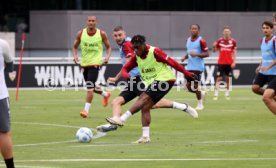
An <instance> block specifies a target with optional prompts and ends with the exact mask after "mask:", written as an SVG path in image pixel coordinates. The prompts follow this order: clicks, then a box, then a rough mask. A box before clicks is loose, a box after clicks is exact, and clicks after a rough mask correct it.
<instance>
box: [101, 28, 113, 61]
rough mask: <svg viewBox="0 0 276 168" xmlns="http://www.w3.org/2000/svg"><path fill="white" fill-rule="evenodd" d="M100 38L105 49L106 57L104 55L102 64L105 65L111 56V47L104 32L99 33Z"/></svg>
mask: <svg viewBox="0 0 276 168" xmlns="http://www.w3.org/2000/svg"><path fill="white" fill-rule="evenodd" d="M101 36H102V39H103V43H104V45H105V48H106V55H105V58H104V64H107V63H108V60H109V58H110V55H111V46H110V42H109V40H108V38H107V34H106V33H105V32H104V31H101Z"/></svg>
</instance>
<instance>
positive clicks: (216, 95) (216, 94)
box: [214, 89, 218, 97]
mask: <svg viewBox="0 0 276 168" xmlns="http://www.w3.org/2000/svg"><path fill="white" fill-rule="evenodd" d="M214 96H215V97H218V90H217V89H216V90H215V93H214Z"/></svg>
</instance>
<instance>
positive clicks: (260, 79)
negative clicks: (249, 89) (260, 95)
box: [253, 73, 276, 87]
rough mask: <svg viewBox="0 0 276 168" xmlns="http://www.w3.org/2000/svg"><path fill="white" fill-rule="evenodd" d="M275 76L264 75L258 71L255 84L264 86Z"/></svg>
mask: <svg viewBox="0 0 276 168" xmlns="http://www.w3.org/2000/svg"><path fill="white" fill-rule="evenodd" d="M275 77H276V75H264V74H262V73H258V74H257V75H256V76H255V78H254V80H253V84H254V85H259V86H260V87H263V86H264V85H265V84H269V83H270V82H271V81H272V80H273V79H274V78H275Z"/></svg>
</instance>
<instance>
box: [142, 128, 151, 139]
mask: <svg viewBox="0 0 276 168" xmlns="http://www.w3.org/2000/svg"><path fill="white" fill-rule="evenodd" d="M142 129H143V137H149V129H150V127H143V128H142Z"/></svg>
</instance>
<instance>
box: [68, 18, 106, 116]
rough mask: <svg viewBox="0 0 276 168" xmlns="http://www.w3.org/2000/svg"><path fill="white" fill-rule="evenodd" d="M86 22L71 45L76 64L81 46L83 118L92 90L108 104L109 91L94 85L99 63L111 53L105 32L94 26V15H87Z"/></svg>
mask: <svg viewBox="0 0 276 168" xmlns="http://www.w3.org/2000/svg"><path fill="white" fill-rule="evenodd" d="M86 24H87V27H85V28H84V29H82V30H80V31H79V32H78V33H77V37H76V39H75V41H74V46H73V56H74V62H75V63H76V64H77V63H78V61H79V58H78V47H79V46H80V48H81V63H80V66H81V68H83V77H84V79H85V81H86V86H87V93H86V103H85V105H84V109H83V110H82V111H81V112H80V115H81V117H83V118H87V117H88V114H89V110H90V107H91V102H92V99H93V93H94V92H95V93H97V94H101V95H102V96H103V97H104V99H103V106H104V107H106V106H107V105H108V99H109V97H110V92H105V91H103V90H102V89H101V88H100V87H98V86H95V82H96V81H97V78H98V74H99V70H100V67H101V65H102V64H107V63H108V60H109V57H110V54H111V47H110V43H109V41H108V38H107V35H106V33H105V32H104V31H102V30H100V29H98V28H96V24H97V19H96V17H95V16H88V17H87V21H86ZM103 44H104V45H105V48H106V56H105V58H104V62H103V61H102V55H103Z"/></svg>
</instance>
